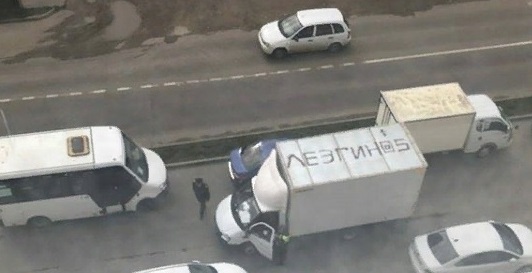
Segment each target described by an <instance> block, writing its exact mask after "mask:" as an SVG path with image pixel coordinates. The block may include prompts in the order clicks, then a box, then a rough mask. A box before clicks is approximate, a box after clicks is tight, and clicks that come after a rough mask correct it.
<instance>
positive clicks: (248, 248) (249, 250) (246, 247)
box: [242, 242, 257, 256]
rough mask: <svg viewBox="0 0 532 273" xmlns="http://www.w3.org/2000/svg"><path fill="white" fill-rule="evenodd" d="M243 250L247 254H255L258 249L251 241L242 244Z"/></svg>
mask: <svg viewBox="0 0 532 273" xmlns="http://www.w3.org/2000/svg"><path fill="white" fill-rule="evenodd" d="M242 251H244V253H245V254H246V255H250V256H251V255H255V253H257V249H256V248H255V246H254V245H253V244H251V243H249V242H248V243H244V244H243V245H242Z"/></svg>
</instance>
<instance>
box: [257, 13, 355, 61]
mask: <svg viewBox="0 0 532 273" xmlns="http://www.w3.org/2000/svg"><path fill="white" fill-rule="evenodd" d="M258 37H259V43H260V45H261V47H262V50H263V51H264V53H266V54H268V55H272V56H274V57H276V58H283V57H285V56H286V55H287V54H288V53H295V52H306V51H315V50H328V51H330V52H337V51H340V49H342V48H343V47H344V46H345V45H347V44H348V43H349V41H350V40H351V30H350V29H349V24H348V23H347V21H346V20H345V19H344V16H343V15H342V13H341V12H340V10H338V9H336V8H324V9H309V10H301V11H298V12H297V13H296V14H293V15H291V16H288V17H286V18H285V19H282V20H278V21H274V22H270V23H268V24H266V25H264V26H263V27H262V28H261V29H260V31H259V34H258Z"/></svg>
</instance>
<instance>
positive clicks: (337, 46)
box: [327, 43, 343, 53]
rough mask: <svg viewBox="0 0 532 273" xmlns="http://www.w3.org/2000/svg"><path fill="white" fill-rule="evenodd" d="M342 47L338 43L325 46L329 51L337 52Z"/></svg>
mask: <svg viewBox="0 0 532 273" xmlns="http://www.w3.org/2000/svg"><path fill="white" fill-rule="evenodd" d="M342 47H343V46H342V44H340V43H332V44H330V45H329V47H328V48H327V51H329V52H331V53H337V52H340V50H342Z"/></svg>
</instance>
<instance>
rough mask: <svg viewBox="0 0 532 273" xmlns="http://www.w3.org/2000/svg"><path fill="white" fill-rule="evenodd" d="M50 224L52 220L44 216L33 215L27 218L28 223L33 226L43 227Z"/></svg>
mask: <svg viewBox="0 0 532 273" xmlns="http://www.w3.org/2000/svg"><path fill="white" fill-rule="evenodd" d="M51 224H52V220H50V218H48V217H44V216H35V217H32V218H30V219H29V220H28V225H29V226H31V227H33V228H43V227H47V226H49V225H51Z"/></svg>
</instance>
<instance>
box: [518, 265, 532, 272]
mask: <svg viewBox="0 0 532 273" xmlns="http://www.w3.org/2000/svg"><path fill="white" fill-rule="evenodd" d="M531 272H532V265H530V264H528V265H525V266H523V267H521V268H519V269H517V270H516V271H515V273H531Z"/></svg>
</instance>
